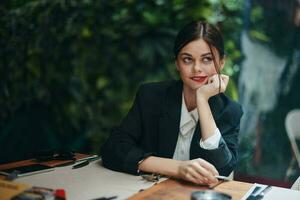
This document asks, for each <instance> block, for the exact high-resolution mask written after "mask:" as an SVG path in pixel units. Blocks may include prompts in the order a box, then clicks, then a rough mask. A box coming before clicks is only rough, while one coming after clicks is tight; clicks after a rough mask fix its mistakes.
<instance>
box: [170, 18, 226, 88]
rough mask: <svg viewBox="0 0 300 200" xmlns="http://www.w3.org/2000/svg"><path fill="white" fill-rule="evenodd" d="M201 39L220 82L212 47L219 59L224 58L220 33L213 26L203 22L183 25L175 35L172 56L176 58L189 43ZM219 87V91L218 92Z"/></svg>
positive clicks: (217, 65) (218, 69)
mask: <svg viewBox="0 0 300 200" xmlns="http://www.w3.org/2000/svg"><path fill="white" fill-rule="evenodd" d="M197 39H203V40H204V41H205V42H206V43H207V44H208V46H209V49H210V52H211V54H212V58H213V62H214V66H215V69H216V71H217V73H218V74H219V80H220V67H219V63H218V62H217V61H216V56H215V54H214V52H213V48H212V47H214V48H215V49H216V50H217V51H218V53H219V56H220V59H223V58H224V42H223V37H222V35H221V33H220V31H219V30H218V29H217V28H216V27H214V26H213V25H211V24H209V23H207V22H204V21H193V22H191V23H189V24H187V25H185V26H184V27H183V28H182V29H181V30H180V31H179V33H178V34H177V37H176V39H175V44H174V49H173V51H174V56H175V59H176V58H177V56H178V54H179V52H180V50H181V49H182V48H183V47H184V46H185V45H187V44H188V43H189V42H191V41H194V40H197ZM220 87H221V85H220V86H219V91H220Z"/></svg>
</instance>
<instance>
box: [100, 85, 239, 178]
mask: <svg viewBox="0 0 300 200" xmlns="http://www.w3.org/2000/svg"><path fill="white" fill-rule="evenodd" d="M182 89H183V83H182V81H168V82H159V83H148V84H144V85H142V86H141V87H140V89H139V90H138V92H137V95H136V98H135V101H134V103H133V106H132V108H131V109H130V111H129V113H128V114H127V116H126V117H125V118H124V119H123V121H122V122H121V124H120V125H119V126H118V127H117V128H115V129H114V130H113V131H112V133H111V135H110V136H109V137H108V139H107V141H106V142H105V143H104V145H103V146H102V148H101V155H102V160H103V164H104V166H105V167H107V168H109V169H112V170H116V171H122V172H127V173H131V174H137V169H138V162H139V161H140V160H142V159H143V158H145V157H147V156H149V155H155V156H159V157H165V158H172V157H173V154H174V151H175V147H176V143H177V138H178V134H179V128H180V127H179V126H180V117H181V104H182ZM209 104H210V107H211V110H212V114H213V116H214V119H215V122H216V125H217V127H218V128H219V130H220V132H221V134H222V137H221V140H220V144H219V147H218V148H217V149H213V150H206V149H203V148H201V147H200V145H199V141H200V132H201V129H200V125H199V123H197V126H196V129H195V133H194V135H193V138H192V142H191V148H190V159H195V158H202V159H205V160H207V161H208V162H210V163H212V164H213V165H214V166H215V167H216V168H217V170H218V171H219V173H220V174H222V175H229V174H230V172H231V171H232V170H233V169H234V167H235V165H236V164H237V148H238V132H239V125H240V118H241V116H242V109H241V106H240V105H239V104H237V103H235V102H233V101H231V100H230V99H229V98H228V97H226V96H225V95H224V94H218V95H216V96H213V97H211V98H210V99H209Z"/></svg>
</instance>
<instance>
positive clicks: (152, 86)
mask: <svg viewBox="0 0 300 200" xmlns="http://www.w3.org/2000/svg"><path fill="white" fill-rule="evenodd" d="M177 86H180V81H178V80H167V81H160V82H148V83H143V84H141V86H140V87H139V90H138V92H139V93H141V94H142V95H143V96H144V95H146V96H147V97H149V96H155V97H156V96H158V97H162V95H164V94H166V93H167V91H168V90H169V89H170V88H174V87H177Z"/></svg>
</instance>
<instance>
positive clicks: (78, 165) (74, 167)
mask: <svg viewBox="0 0 300 200" xmlns="http://www.w3.org/2000/svg"><path fill="white" fill-rule="evenodd" d="M89 163H90V161H89V160H86V161H83V162H81V163H78V164H76V165H73V167H72V169H78V168H81V167H84V166H87V165H88V164H89Z"/></svg>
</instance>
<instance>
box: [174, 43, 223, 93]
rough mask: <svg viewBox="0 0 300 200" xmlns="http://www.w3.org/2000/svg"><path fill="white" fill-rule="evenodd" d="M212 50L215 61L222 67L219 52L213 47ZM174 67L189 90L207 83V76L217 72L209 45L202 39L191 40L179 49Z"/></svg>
mask: <svg viewBox="0 0 300 200" xmlns="http://www.w3.org/2000/svg"><path fill="white" fill-rule="evenodd" d="M212 51H214V55H215V59H216V63H219V67H220V69H222V68H223V66H224V59H221V60H220V58H219V53H218V52H217V50H216V49H215V48H214V47H212ZM176 68H177V70H178V71H179V74H180V77H181V79H182V81H183V83H184V85H185V87H188V88H189V89H191V90H196V89H198V88H199V87H201V86H202V85H205V84H207V81H208V78H209V77H210V76H212V75H214V74H216V73H217V71H216V69H215V66H214V61H213V56H212V54H211V52H210V49H209V46H208V44H207V43H206V42H205V41H204V40H203V39H198V40H194V41H191V42H189V43H188V44H187V45H185V46H184V47H183V48H182V49H181V50H180V52H179V54H178V56H177V59H176Z"/></svg>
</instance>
